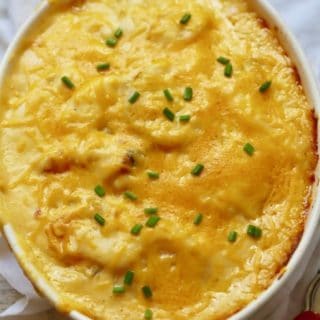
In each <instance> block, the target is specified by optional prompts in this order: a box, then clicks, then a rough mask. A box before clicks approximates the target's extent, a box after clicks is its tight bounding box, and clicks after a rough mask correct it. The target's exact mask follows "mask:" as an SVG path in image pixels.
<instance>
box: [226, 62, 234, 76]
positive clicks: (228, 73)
mask: <svg viewBox="0 0 320 320" xmlns="http://www.w3.org/2000/svg"><path fill="white" fill-rule="evenodd" d="M232 73H233V67H232V64H231V63H230V62H229V63H227V65H226V67H225V68H224V75H225V76H226V77H227V78H231V77H232Z"/></svg>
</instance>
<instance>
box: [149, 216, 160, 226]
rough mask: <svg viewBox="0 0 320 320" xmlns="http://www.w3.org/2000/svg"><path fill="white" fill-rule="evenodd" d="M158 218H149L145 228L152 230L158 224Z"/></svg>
mask: <svg viewBox="0 0 320 320" xmlns="http://www.w3.org/2000/svg"><path fill="white" fill-rule="evenodd" d="M160 219H161V218H160V217H158V216H151V217H150V218H149V219H148V221H147V222H146V226H147V227H149V228H154V227H155V226H156V225H157V224H158V222H159V221H160Z"/></svg>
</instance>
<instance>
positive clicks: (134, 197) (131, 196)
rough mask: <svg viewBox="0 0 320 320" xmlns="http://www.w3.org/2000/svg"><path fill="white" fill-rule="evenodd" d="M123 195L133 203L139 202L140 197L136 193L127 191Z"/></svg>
mask: <svg viewBox="0 0 320 320" xmlns="http://www.w3.org/2000/svg"><path fill="white" fill-rule="evenodd" d="M123 195H124V196H125V197H126V198H127V199H130V200H132V201H136V200H138V196H137V195H136V194H135V193H133V192H131V191H126V192H124V193H123Z"/></svg>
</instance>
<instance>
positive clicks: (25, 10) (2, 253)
mask: <svg viewBox="0 0 320 320" xmlns="http://www.w3.org/2000/svg"><path fill="white" fill-rule="evenodd" d="M269 1H270V2H271V3H272V4H273V5H274V6H275V7H276V9H277V10H278V11H279V12H280V14H281V15H282V17H283V18H284V20H285V22H286V23H287V25H288V26H289V27H290V28H291V30H292V31H293V32H294V33H295V35H296V36H297V38H298V40H299V42H300V44H301V45H302V47H303V48H304V50H305V52H306V54H307V57H308V58H309V60H310V63H311V65H312V67H313V70H314V72H315V74H316V76H317V77H318V79H320V22H319V21H318V20H319V16H320V0H304V1H302V0H269ZM37 3H39V0H0V58H1V57H2V56H3V54H4V52H5V50H6V47H7V46H8V44H9V43H10V41H11V40H12V38H13V36H14V34H15V33H16V31H17V29H18V28H19V26H20V25H21V24H22V23H23V22H24V21H25V19H26V18H27V17H28V16H29V15H30V13H31V12H32V11H33V10H34V8H35V6H36V4H37ZM319 240H320V236H319ZM319 268H320V241H319V245H318V247H317V249H316V250H315V252H314V254H313V256H312V259H311V261H310V262H309V264H308V266H307V270H305V272H304V276H303V278H302V279H301V280H300V281H299V282H298V283H297V285H296V287H295V289H294V290H293V291H292V292H291V293H290V294H289V293H288V296H286V297H285V296H284V297H283V299H282V300H281V302H279V308H278V309H277V310H274V313H273V314H272V315H270V317H268V320H291V319H293V317H294V316H295V315H297V313H298V312H299V311H300V310H301V308H302V307H303V303H304V294H305V291H306V289H307V286H308V284H309V282H310V281H311V279H312V278H313V276H314V275H315V274H316V272H317V270H318V269H319ZM0 274H1V276H2V277H3V278H5V279H6V280H7V282H8V283H9V285H10V286H11V287H12V288H14V289H15V290H17V291H18V292H19V293H20V294H22V296H23V297H22V298H21V299H20V300H18V301H17V302H16V303H15V304H13V305H12V306H10V307H9V308H8V309H7V310H5V311H3V312H2V313H0V319H1V320H47V319H48V320H49V319H53V318H51V317H50V316H49V315H47V314H41V316H37V315H36V314H38V313H39V312H42V311H44V310H48V309H49V308H50V305H49V304H48V303H47V302H46V300H44V299H42V298H39V297H38V295H37V293H36V292H35V291H34V289H33V288H32V286H31V285H30V283H29V282H28V280H27V279H26V278H25V276H24V275H23V273H22V271H21V270H20V268H19V266H18V265H17V263H16V261H15V258H14V257H13V255H12V254H11V253H10V251H9V250H8V247H7V245H6V243H5V241H4V240H3V239H1V238H0ZM0 299H1V297H0ZM270 311H271V310H270ZM62 318H63V317H62V316H61V317H59V319H62ZM55 319H57V318H55ZM257 320H261V319H257Z"/></svg>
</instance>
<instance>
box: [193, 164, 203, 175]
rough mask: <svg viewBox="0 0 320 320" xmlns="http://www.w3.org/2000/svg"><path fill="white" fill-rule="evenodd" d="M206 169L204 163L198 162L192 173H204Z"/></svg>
mask: <svg viewBox="0 0 320 320" xmlns="http://www.w3.org/2000/svg"><path fill="white" fill-rule="evenodd" d="M203 169H204V165H203V164H201V163H198V164H197V165H196V166H195V167H194V168H193V169H192V170H191V174H192V175H193V176H200V174H201V173H202V171H203Z"/></svg>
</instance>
